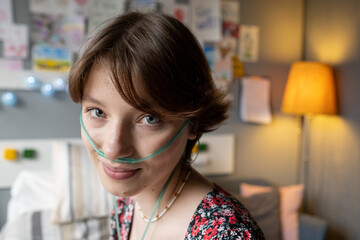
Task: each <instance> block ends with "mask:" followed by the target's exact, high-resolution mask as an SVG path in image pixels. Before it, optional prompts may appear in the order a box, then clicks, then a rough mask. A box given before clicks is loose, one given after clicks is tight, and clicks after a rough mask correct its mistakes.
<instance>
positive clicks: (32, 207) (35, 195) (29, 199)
mask: <svg viewBox="0 0 360 240" xmlns="http://www.w3.org/2000/svg"><path fill="white" fill-rule="evenodd" d="M53 196H54V182H53V176H52V174H51V171H29V170H23V171H21V172H20V173H19V175H18V176H17V177H16V179H15V181H14V183H13V184H12V186H11V190H10V201H9V203H8V210H7V221H8V222H11V221H13V220H14V219H16V218H17V217H18V216H20V215H21V214H23V213H27V212H32V211H39V210H46V209H52V208H53V206H54V197H53Z"/></svg>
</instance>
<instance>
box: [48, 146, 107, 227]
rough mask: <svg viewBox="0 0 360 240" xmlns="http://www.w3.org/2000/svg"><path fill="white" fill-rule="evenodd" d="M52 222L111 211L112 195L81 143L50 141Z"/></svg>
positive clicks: (83, 217)
mask: <svg viewBox="0 0 360 240" xmlns="http://www.w3.org/2000/svg"><path fill="white" fill-rule="evenodd" d="M52 153H53V170H54V177H55V206H54V211H53V214H52V221H53V222H54V223H67V222H71V221H78V220H82V219H86V218H93V217H105V216H110V215H111V210H112V198H111V195H110V194H109V193H108V192H107V191H106V190H105V188H104V187H103V185H102V183H101V181H100V179H99V176H98V174H97V172H96V169H95V167H94V166H93V164H92V162H91V159H90V158H89V156H88V154H87V152H86V150H85V148H84V146H83V145H82V144H81V143H79V144H74V143H67V142H54V143H53V151H52Z"/></svg>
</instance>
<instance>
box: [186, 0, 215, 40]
mask: <svg viewBox="0 0 360 240" xmlns="http://www.w3.org/2000/svg"><path fill="white" fill-rule="evenodd" d="M191 20H192V27H191V28H192V30H193V32H194V34H195V36H196V37H197V38H198V39H199V40H200V41H209V42H217V41H219V40H220V38H221V26H220V22H221V19H220V1H219V0H192V1H191Z"/></svg>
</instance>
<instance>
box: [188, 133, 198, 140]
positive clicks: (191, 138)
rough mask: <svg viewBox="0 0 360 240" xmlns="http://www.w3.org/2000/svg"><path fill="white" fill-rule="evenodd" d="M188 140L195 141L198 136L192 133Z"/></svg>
mask: <svg viewBox="0 0 360 240" xmlns="http://www.w3.org/2000/svg"><path fill="white" fill-rule="evenodd" d="M188 139H189V140H195V139H196V135H195V134H194V133H190V135H189V137H188Z"/></svg>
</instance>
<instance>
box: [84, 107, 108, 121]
mask: <svg viewBox="0 0 360 240" xmlns="http://www.w3.org/2000/svg"><path fill="white" fill-rule="evenodd" d="M93 110H99V111H101V112H103V113H104V114H105V112H104V111H103V110H101V109H100V108H97V107H88V108H86V109H85V113H89V112H90V117H91V118H92V119H99V118H104V117H94V116H93V115H92V114H91V111H93ZM105 116H106V115H105Z"/></svg>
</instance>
